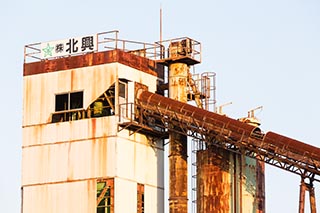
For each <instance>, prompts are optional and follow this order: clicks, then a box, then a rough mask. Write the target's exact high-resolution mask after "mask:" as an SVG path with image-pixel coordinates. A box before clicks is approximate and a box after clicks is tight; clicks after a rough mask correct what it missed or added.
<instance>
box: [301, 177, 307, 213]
mask: <svg viewBox="0 0 320 213" xmlns="http://www.w3.org/2000/svg"><path fill="white" fill-rule="evenodd" d="M306 188H307V186H306V183H305V182H304V178H301V184H300V197H299V213H304V204H305V196H306Z"/></svg>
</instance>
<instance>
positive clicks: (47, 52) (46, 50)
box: [42, 44, 54, 57]
mask: <svg viewBox="0 0 320 213" xmlns="http://www.w3.org/2000/svg"><path fill="white" fill-rule="evenodd" d="M53 48H54V47H50V45H49V44H47V46H46V48H43V49H42V51H43V52H44V56H43V57H47V56H52V50H53Z"/></svg>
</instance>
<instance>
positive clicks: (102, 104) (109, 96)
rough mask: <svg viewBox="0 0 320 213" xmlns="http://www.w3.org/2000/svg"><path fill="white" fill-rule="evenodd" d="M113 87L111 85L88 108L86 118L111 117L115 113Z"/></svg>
mask: <svg viewBox="0 0 320 213" xmlns="http://www.w3.org/2000/svg"><path fill="white" fill-rule="evenodd" d="M114 106H115V87H114V85H112V86H111V87H110V88H109V89H108V90H107V91H105V92H104V93H103V94H102V95H101V96H100V97H99V98H97V99H96V100H95V101H94V102H93V103H92V104H91V105H90V106H89V108H88V117H93V118H96V117H103V116H111V115H114V113H115V108H114Z"/></svg>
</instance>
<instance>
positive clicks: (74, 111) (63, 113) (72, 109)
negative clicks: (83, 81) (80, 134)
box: [52, 91, 83, 122]
mask: <svg viewBox="0 0 320 213" xmlns="http://www.w3.org/2000/svg"><path fill="white" fill-rule="evenodd" d="M82 108H83V91H80V92H72V93H64V94H57V95H56V96H55V113H54V114H53V116H52V122H59V121H70V120H78V119H80V118H81V116H82V114H81V112H80V111H79V109H82Z"/></svg>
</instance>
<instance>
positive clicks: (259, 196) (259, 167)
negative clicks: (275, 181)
mask: <svg viewBox="0 0 320 213" xmlns="http://www.w3.org/2000/svg"><path fill="white" fill-rule="evenodd" d="M256 178H257V179H256V182H257V186H256V202H257V211H256V213H265V212H266V199H265V163H264V162H262V161H259V160H256Z"/></svg>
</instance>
